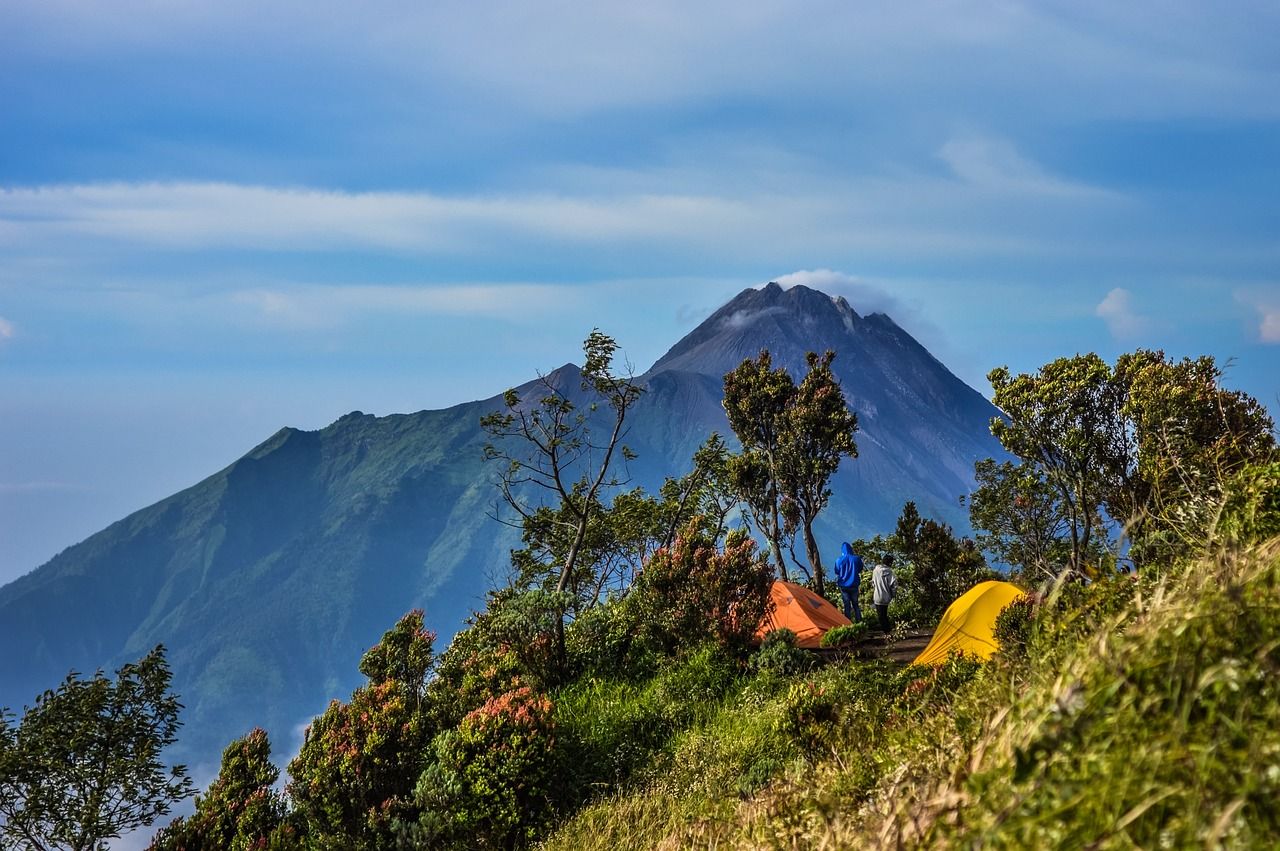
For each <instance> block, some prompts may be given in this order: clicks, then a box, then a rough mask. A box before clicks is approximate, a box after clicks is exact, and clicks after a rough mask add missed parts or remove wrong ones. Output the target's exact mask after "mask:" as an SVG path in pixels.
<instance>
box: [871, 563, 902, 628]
mask: <svg viewBox="0 0 1280 851" xmlns="http://www.w3.org/2000/svg"><path fill="white" fill-rule="evenodd" d="M871 590H872V591H873V592H874V596H873V597H872V598H871V600H872V602H873V603H875V604H876V614H877V615H879V616H880V629H881V630H882V631H884V632H886V633H887V632H888V631H889V628H890V626H891V624H890V623H889V604H890V603H892V602H893V598H894V597H895V596H896V595H897V593H898V577H896V576H894V575H893V556H892V555H889V554H885V557H884V561H883V562H881V563H880V564H877V565H876V569H875V570H873V571H871Z"/></svg>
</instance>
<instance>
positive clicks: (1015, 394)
mask: <svg viewBox="0 0 1280 851" xmlns="http://www.w3.org/2000/svg"><path fill="white" fill-rule="evenodd" d="M987 378H988V379H989V380H990V381H991V387H992V389H993V390H994V391H995V393H994V395H993V397H992V401H993V402H994V403H995V405H996V407H998V408H999V409H1000V410H1001V411H1003V412H1004V414H1005V415H1006V416H1007V417H1008V419H1005V418H1004V417H996V418H995V419H993V420H992V421H991V433H992V434H994V435H995V436H996V437H997V438H998V439H999V440H1000V442H1001V443H1002V444H1003V445H1004V448H1005V449H1007V450H1009V451H1010V452H1012V453H1013V454H1014V455H1017V456H1018V457H1019V458H1022V459H1023V460H1025V461H1029V462H1031V463H1033V464H1035V465H1036V466H1037V468H1038V469H1039V471H1040V473H1041V474H1042V475H1043V476H1044V478H1045V481H1047V482H1048V483H1049V484H1050V485H1051V486H1052V487H1053V489H1054V490H1055V491H1056V493H1057V495H1058V498H1059V499H1060V500H1061V503H1062V506H1063V509H1064V511H1063V516H1064V517H1065V519H1066V529H1067V535H1068V539H1069V541H1070V544H1071V560H1070V566H1071V567H1072V568H1073V569H1075V570H1084V568H1085V564H1086V556H1087V554H1088V553H1090V552H1091V549H1090V544H1091V543H1092V542H1093V541H1094V540H1095V537H1105V536H1106V528H1105V526H1104V522H1103V517H1102V506H1103V499H1104V492H1105V488H1106V482H1105V478H1104V477H1105V474H1106V472H1107V470H1108V469H1110V468H1111V467H1112V466H1113V464H1114V460H1113V459H1114V458H1115V457H1116V456H1117V454H1118V453H1121V452H1123V451H1124V450H1123V447H1124V446H1125V441H1126V435H1125V431H1124V427H1123V421H1122V419H1121V416H1120V410H1121V407H1122V405H1123V398H1122V396H1121V394H1120V393H1119V392H1118V389H1117V387H1116V386H1115V383H1114V382H1113V381H1112V380H1111V378H1112V377H1111V370H1110V368H1109V367H1108V366H1107V364H1106V362H1104V361H1103V360H1102V358H1100V357H1098V356H1097V355H1095V354H1088V355H1077V356H1076V357H1074V358H1058V359H1057V360H1055V361H1053V362H1051V363H1048V364H1046V365H1044V366H1043V367H1041V368H1040V370H1039V372H1037V373H1036V374H1035V375H1027V374H1025V373H1024V374H1020V375H1017V376H1013V375H1011V374H1010V372H1009V369H1008V367H999V368H997V369H993V370H992V371H991V372H990V373H989V374H988V375H987Z"/></svg>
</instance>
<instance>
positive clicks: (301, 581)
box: [0, 284, 1001, 764]
mask: <svg viewBox="0 0 1280 851" xmlns="http://www.w3.org/2000/svg"><path fill="white" fill-rule="evenodd" d="M762 348H768V349H769V350H770V351H771V352H772V353H773V355H774V361H775V363H776V364H780V365H785V366H786V367H788V369H790V370H791V371H792V373H793V374H794V375H797V376H798V375H800V374H802V373H803V368H804V355H805V353H806V352H807V351H810V350H814V351H823V350H825V349H833V350H834V351H836V352H837V358H836V361H835V364H834V370H835V372H836V375H837V376H838V377H839V379H840V381H841V383H842V385H843V387H844V390H845V394H846V396H847V398H848V400H849V402H850V404H851V405H852V407H853V408H854V409H855V410H856V411H857V413H858V420H859V424H860V431H859V432H858V434H857V442H858V448H859V457H858V458H857V460H854V461H846V462H845V464H844V465H843V466H842V468H841V470H840V471H839V473H837V475H836V476H835V478H834V480H833V482H832V489H833V492H834V493H833V497H832V500H831V504H830V506H829V508H828V510H827V511H826V512H825V514H824V516H823V517H822V518H821V519H820V522H819V524H818V528H817V533H818V539H819V543H820V545H821V546H822V547H823V554H824V557H825V556H829V558H828V559H827V560H828V561H830V560H832V559H834V557H835V555H836V554H837V552H838V549H839V543H840V541H842V540H847V539H851V538H855V537H859V536H863V535H868V536H869V535H871V534H874V533H875V532H888V531H891V530H892V524H893V522H894V520H895V518H896V517H897V514H898V512H899V510H900V509H901V507H902V503H903V502H904V501H905V500H908V499H912V500H915V502H916V504H917V505H918V506H919V507H920V510H921V512H922V513H923V514H925V515H926V516H934V517H939V518H943V519H947V520H949V521H950V522H952V523H954V524H956V525H957V526H960V527H963V526H964V525H965V519H964V511H963V509H962V508H961V507H960V506H959V503H958V498H959V497H960V496H961V495H962V494H965V493H967V492H968V491H969V489H970V487H971V484H972V470H973V462H974V461H975V460H977V459H980V458H986V457H989V456H993V455H1000V454H1001V450H1000V447H999V445H998V444H997V443H996V442H995V440H994V439H993V438H992V437H991V435H990V432H989V430H988V424H989V421H990V419H991V417H993V416H995V415H996V411H995V409H994V408H993V407H992V406H991V404H990V403H989V402H987V401H986V400H985V399H984V398H983V397H982V396H981V395H979V394H978V393H977V392H976V391H974V390H973V389H971V388H969V387H968V386H966V385H965V384H964V383H963V382H961V381H960V380H959V379H958V378H956V377H955V376H954V375H953V374H952V373H951V372H949V371H948V370H947V369H946V367H945V366H943V365H942V364H941V363H939V362H938V361H937V360H936V359H935V358H934V357H933V356H932V355H930V354H929V352H928V351H926V350H925V349H924V348H923V347H922V346H921V345H920V344H919V343H917V342H916V341H915V340H914V339H912V338H911V336H910V335H909V334H907V333H906V332H905V331H903V330H902V329H901V328H899V327H898V326H897V325H896V324H894V322H893V320H892V319H890V318H889V317H888V316H885V315H883V314H879V313H873V314H870V315H868V316H860V315H859V314H858V313H856V312H855V311H854V309H853V308H852V307H851V306H850V305H849V304H848V303H847V302H845V301H844V300H843V299H840V298H835V299H833V298H831V297H829V296H827V295H824V294H823V293H820V292H816V291H814V290H811V289H807V288H805V287H794V288H792V289H789V290H783V289H782V288H781V287H779V286H778V285H776V284H770V285H768V286H766V287H764V288H762V289H748V290H746V291H744V292H743V293H741V294H739V295H738V296H737V297H735V298H734V299H733V300H732V301H730V302H729V303H728V304H726V305H725V306H724V307H722V308H721V309H720V310H718V311H717V312H716V313H715V314H713V315H712V316H711V317H709V318H708V319H707V320H706V321H705V322H703V323H702V324H701V325H699V326H698V327H697V328H696V329H694V331H692V332H691V333H690V334H689V335H688V336H686V337H685V338H684V339H682V340H681V341H680V342H678V343H677V344H676V345H675V346H673V347H672V348H671V350H670V351H669V352H667V353H666V354H665V355H664V356H663V357H662V358H660V359H659V360H658V362H657V363H655V364H654V365H653V367H652V368H651V369H650V370H649V371H648V372H646V373H644V374H643V375H642V376H640V378H639V380H640V382H641V383H642V384H643V385H644V386H645V388H646V392H645V393H644V395H643V396H642V397H641V400H640V402H639V403H638V405H637V406H636V408H635V411H634V415H633V416H632V417H631V418H630V419H631V430H630V433H629V434H628V436H627V443H628V445H630V446H631V448H632V449H634V450H635V451H636V452H637V453H638V454H639V458H638V460H637V461H635V462H633V464H632V465H631V469H630V473H631V478H632V481H633V483H634V484H638V485H640V486H642V487H646V488H650V489H652V488H656V487H657V486H658V485H659V484H660V483H661V481H662V479H663V477H664V476H668V475H679V474H682V473H684V472H686V471H687V468H688V464H689V458H690V456H691V455H692V453H693V451H694V450H695V449H696V448H697V446H698V445H699V444H701V443H702V441H703V440H704V439H705V438H706V437H707V435H709V434H710V433H711V432H712V431H719V432H721V433H722V434H726V435H728V425H727V423H726V420H725V416H724V411H723V409H722V407H721V405H720V401H721V382H722V377H723V375H724V373H725V372H727V371H729V370H730V369H732V368H734V367H735V366H737V365H738V364H739V363H741V362H742V360H743V359H745V358H749V357H754V356H755V355H756V354H757V353H758V352H759V351H760V349H762ZM553 378H554V380H557V381H562V382H564V384H565V386H567V387H568V386H573V385H575V384H576V382H577V368H576V367H574V366H572V365H567V366H565V367H562V368H561V369H560V370H557V371H556V372H555V373H554V374H553ZM521 389H523V390H524V391H525V392H526V393H530V392H533V385H532V384H530V385H525V387H524V388H521ZM500 401H501V400H500V397H499V396H494V397H492V398H490V399H486V400H482V401H477V402H471V403H468V404H464V405H459V406H456V407H453V408H449V409H446V410H440V411H421V412H419V413H416V414H398V415H393V416H386V417H375V416H370V415H367V414H361V413H359V412H356V413H352V414H348V415H346V416H344V417H342V418H341V419H339V420H337V421H336V422H334V423H332V424H331V425H329V426H327V427H326V428H324V429H321V430H319V431H314V432H304V431H298V430H296V429H289V428H286V429H282V430H281V431H279V432H278V433H276V434H275V435H273V436H272V437H270V438H269V439H268V440H266V441H265V442H264V443H262V444H261V445H259V446H258V447H256V448H254V449H253V450H252V451H250V452H249V453H248V454H247V455H245V456H244V457H243V458H241V459H240V460H238V461H236V462H235V463H234V464H232V465H231V466H229V467H227V468H226V469H224V470H221V471H219V472H217V473H215V474H213V475H212V476H210V477H209V478H207V479H205V480H204V481H202V482H200V483H199V484H196V485H194V486H192V487H190V488H188V489H187V490H184V491H182V492H181V493H178V494H175V495H173V496H171V497H169V498H168V499H165V500H163V501H161V502H159V503H157V504H155V505H153V506H150V507H149V508H145V509H143V510H141V511H138V512H135V513H134V514H132V515H130V516H128V517H126V518H124V519H123V520H120V521H119V522H117V523H114V524H112V525H111V526H109V527H107V528H106V529H104V530H103V531H101V532H99V533H97V534H95V535H93V536H92V537H90V538H89V539H88V540H86V541H84V542H82V543H80V544H77V545H75V546H73V547H70V548H68V549H67V550H65V551H64V552H62V553H60V554H59V555H58V556H56V557H55V558H54V559H52V560H51V561H49V562H48V563H47V564H45V565H44V566H42V567H40V568H38V569H36V570H35V571H33V572H32V573H30V574H28V575H26V576H24V577H22V578H21V579H18V580H16V581H14V582H12V583H10V584H8V585H6V586H4V587H3V588H0V647H4V649H5V652H4V653H3V654H0V706H3V705H8V706H11V707H14V708H19V707H21V706H23V705H24V704H27V703H30V702H31V701H32V700H33V699H34V697H35V695H36V694H38V693H39V692H40V691H42V690H43V689H45V688H50V687H52V686H54V685H56V684H57V683H58V682H59V681H60V680H61V679H62V677H63V676H65V674H66V673H67V671H68V670H71V669H75V670H78V671H82V672H88V671H93V670H95V669H98V668H104V669H108V670H110V669H112V668H114V667H118V666H119V665H120V664H122V663H123V662H125V661H131V660H134V659H137V658H138V657H140V656H141V655H143V654H144V653H145V652H147V650H149V649H150V648H151V647H153V646H154V645H156V644H158V643H163V644H164V645H165V646H166V647H167V648H168V651H169V660H170V663H171V665H172V667H173V670H174V687H175V688H176V690H177V691H178V692H179V693H180V694H181V695H182V700H183V702H184V704H185V705H186V710H185V712H184V722H185V727H184V730H183V734H182V743H181V749H180V753H179V756H180V757H181V758H184V759H187V760H188V761H190V762H192V763H195V764H199V763H202V762H216V759H217V754H218V753H219V751H220V749H221V748H222V746H223V745H225V744H226V743H227V742H228V741H229V740H230V739H231V738H233V737H235V736H238V735H242V734H244V733H245V732H247V731H248V730H250V729H251V728H252V727H254V726H258V725H260V726H264V727H266V728H267V729H268V730H269V732H270V733H271V734H272V739H273V741H274V742H276V749H277V751H278V752H283V751H287V750H288V749H289V748H291V747H293V746H296V742H297V739H296V736H297V735H298V733H297V731H298V729H299V728H300V725H301V724H303V723H305V722H306V721H307V720H309V718H310V717H311V716H312V715H314V714H315V713H317V712H319V711H321V710H322V709H323V708H324V706H325V704H326V703H327V701H328V700H329V699H331V698H334V697H338V698H345V697H346V696H347V694H348V693H349V692H350V690H351V689H352V688H353V687H354V686H355V685H356V684H357V683H358V681H359V673H358V671H357V668H356V666H357V662H358V660H359V657H360V655H361V654H362V653H363V651H364V650H365V649H366V648H367V647H369V646H370V645H372V644H373V643H374V642H376V641H377V639H378V638H379V637H380V636H381V634H382V632H383V631H384V630H385V629H386V628H388V627H389V626H390V625H391V624H392V623H393V622H394V621H395V619H396V618H397V617H398V616H399V615H401V614H403V613H404V612H405V611H407V610H409V609H411V608H416V607H421V608H424V609H426V612H427V621H428V623H429V624H431V625H432V626H433V627H434V628H435V629H436V630H437V631H438V632H439V633H440V635H441V646H443V644H444V643H445V641H446V640H447V638H448V637H449V636H450V635H452V634H453V633H454V632H455V631H456V630H457V629H458V628H459V627H460V626H461V625H462V623H463V620H464V618H465V617H466V616H467V615H468V614H469V613H470V612H471V611H472V610H474V609H475V608H478V607H479V606H480V605H482V603H483V597H484V592H485V590H486V589H488V588H489V587H491V586H492V585H493V584H494V583H495V582H499V581H501V580H502V578H503V577H504V576H505V572H506V567H507V563H508V558H507V553H508V550H509V549H510V548H511V547H512V546H513V545H515V543H516V537H515V534H514V532H513V531H511V530H510V529H508V528H507V527H504V526H502V525H501V524H498V523H497V522H496V521H494V520H493V519H492V518H491V516H490V515H491V514H492V513H493V511H494V509H495V502H496V498H497V491H496V489H495V488H494V486H493V471H491V470H487V469H486V468H485V465H484V461H483V460H482V452H481V449H482V447H483V445H484V443H485V436H484V435H483V434H482V432H481V430H480V428H479V420H480V417H481V416H482V415H483V414H485V413H487V412H489V411H492V410H496V409H497V408H498V407H500Z"/></svg>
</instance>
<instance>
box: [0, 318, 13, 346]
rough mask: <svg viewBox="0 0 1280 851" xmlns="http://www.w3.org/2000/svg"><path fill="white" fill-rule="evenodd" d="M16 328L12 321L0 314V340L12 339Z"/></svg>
mask: <svg viewBox="0 0 1280 851" xmlns="http://www.w3.org/2000/svg"><path fill="white" fill-rule="evenodd" d="M15 331H16V329H15V328H14V327H13V323H12V322H10V321H9V320H8V319H5V318H4V317H3V316H0V341H4V340H12V339H13V335H14V333H15Z"/></svg>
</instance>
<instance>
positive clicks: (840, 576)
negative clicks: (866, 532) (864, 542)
mask: <svg viewBox="0 0 1280 851" xmlns="http://www.w3.org/2000/svg"><path fill="white" fill-rule="evenodd" d="M842 550H843V552H841V553H840V558H838V559H836V584H837V585H839V586H840V596H841V598H842V599H843V600H844V616H845V617H846V618H848V619H849V620H851V621H853V622H854V623H858V622H860V621H861V620H862V607H861V606H860V605H858V583H860V582H861V581H862V557H861V556H859V555H858V554H857V553H855V552H854V551H853V547H851V546H850V545H849V544H848V543H846V544H844V545H843V546H842Z"/></svg>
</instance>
